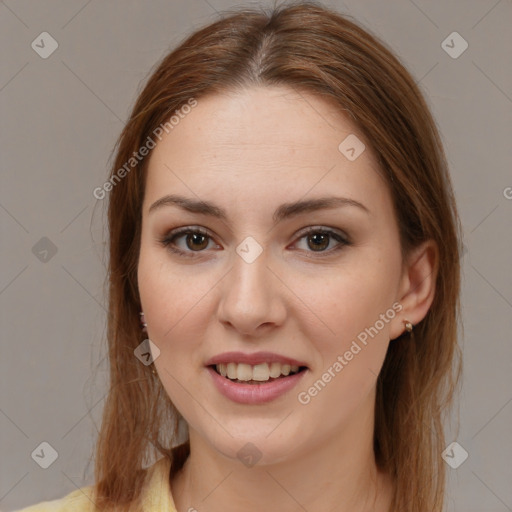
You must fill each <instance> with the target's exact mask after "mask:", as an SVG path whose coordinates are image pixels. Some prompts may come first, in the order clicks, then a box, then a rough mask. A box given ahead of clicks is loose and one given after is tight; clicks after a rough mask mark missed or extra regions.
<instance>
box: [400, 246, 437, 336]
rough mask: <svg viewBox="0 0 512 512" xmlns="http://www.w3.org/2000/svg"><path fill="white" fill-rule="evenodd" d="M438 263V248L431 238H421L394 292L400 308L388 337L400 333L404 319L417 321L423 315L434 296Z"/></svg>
mask: <svg viewBox="0 0 512 512" xmlns="http://www.w3.org/2000/svg"><path fill="white" fill-rule="evenodd" d="M438 263H439V250H438V248H437V245H436V243H435V242H434V241H433V240H427V241H425V242H423V243H422V244H421V245H419V246H418V247H416V248H415V249H413V250H412V251H411V252H410V254H409V255H408V257H407V260H406V261H405V262H404V268H403V273H402V277H401V281H400V289H399V296H398V301H399V303H400V304H401V306H402V310H401V311H400V315H397V317H396V318H395V319H394V320H393V322H392V325H391V329H390V338H391V339H395V338H397V337H398V336H400V335H401V334H403V333H404V331H405V330H406V329H405V323H404V322H410V323H411V324H412V325H417V324H418V323H420V322H421V321H422V320H423V319H424V318H425V316H426V315H427V313H428V310H429V308H430V306H431V305H432V301H433V300H434V295H435V287H436V278H437V270H438Z"/></svg>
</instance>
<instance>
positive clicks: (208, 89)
mask: <svg viewBox="0 0 512 512" xmlns="http://www.w3.org/2000/svg"><path fill="white" fill-rule="evenodd" d="M252 85H261V86H267V85H268V86H270V85H283V86H289V87H292V88H294V89H295V90H297V91H303V92H305V93H310V94H314V95H316V96H318V97H321V98H324V99H326V100H329V101H333V102H334V104H336V105H338V106H339V109H340V111H343V112H345V113H347V114H348V115H349V116H350V118H351V121H352V122H353V123H355V124H356V125H357V127H358V128H359V130H360V131H361V133H362V134H363V135H364V137H365V138H366V140H367V141H368V142H369V144H370V145H371V148H372V150H373V152H374V154H375V155H376V157H377V159H378V161H379V164H380V170H381V172H382V174H383V175H384V176H385V177H386V179H387V182H388V184H389V189H390V192H391V195H392V198H393V202H394V205H395V209H396V214H397V219H398V225H399V229H400V236H401V242H402V249H403V251H404V254H407V251H408V250H409V249H411V248H413V247H415V246H417V245H418V244H420V243H421V242H422V241H425V240H428V239H432V240H434V241H435V242H436V243H437V246H438V248H439V266H438V274H437V278H436V293H435V298H434V301H433V304H432V306H431V308H430V310H429V312H428V314H427V316H426V317H425V319H424V320H423V321H422V322H421V323H420V324H419V325H417V326H416V327H415V329H414V333H413V336H412V337H411V336H401V337H399V338H398V339H396V340H394V341H393V342H391V343H390V345H389V349H388V353H387V355H386V359H385V361H384V364H383V368H382V371H381V373H380V375H379V377H378V381H377V398H376V404H375V431H374V451H375V457H376V460H377V464H378V466H379V467H380V468H382V469H383V470H385V471H387V472H389V473H390V475H391V476H392V477H393V479H394V481H395V489H394V498H393V504H392V510H393V511H402V510H403V511H405V510H407V511H408V512H424V511H425V510H428V511H429V512H440V511H441V510H442V507H443V503H444V494H445V470H444V462H443V461H442V458H441V452H442V451H443V450H444V448H445V437H444V433H443V421H444V418H443V417H442V415H443V414H444V413H446V412H447V410H448V408H449V407H450V406H451V405H452V403H453V398H454V393H455V391H456V388H457V385H458V383H459V380H460V374H461V369H462V362H461V357H460V348H459V346H458V344H457V324H458V318H459V280H460V266H459V233H460V227H459V220H458V216H457V211H456V207H455V201H454V197H453V192H452V188H451V182H450V178H449V175H448V170H447V162H446V158H445V155H444V150H443V147H442V143H441V139H440V136H439V133H438V130H437V127H436V124H435V122H434V120H433V118H432V116H431V114H430V112H429V108H428V107H427V104H426V102H425V99H424V97H423V95H422V93H421V92H420V90H419V88H418V86H417V85H416V83H415V81H414V79H413V78H412V77H411V75H410V74H409V73H408V72H407V71H406V69H405V68H404V66H403V65H402V64H401V63H400V62H399V60H398V59H397V58H396V57H395V56H394V55H393V53H392V52H391V51H390V50H388V49H387V48H386V47H385V45H384V44H383V43H382V42H380V41H378V40H377V39H376V38H375V36H373V35H371V34H370V33H368V31H366V30H363V29H362V28H361V27H360V26H358V25H357V24H356V23H355V22H353V21H351V20H349V19H348V17H347V16H342V15H340V14H339V13H337V12H335V11H333V10H330V9H328V8H325V7H323V6H321V5H319V4H317V3H314V2H300V3H293V4H290V5H281V6H278V7H274V8H273V9H272V10H271V11H270V12H265V11H264V10H250V9H239V10H237V11H234V12H233V11H231V12H227V13H226V12H225V13H224V16H222V17H221V18H220V19H219V20H217V21H215V22H213V23H212V24H210V25H208V26H206V27H204V28H202V29H200V30H198V31H196V32H195V33H194V34H192V35H190V36H189V37H188V38H187V39H186V40H185V41H184V42H182V44H180V45H179V47H177V48H176V49H175V50H174V51H172V52H171V53H169V54H168V55H167V56H165V57H164V58H163V60H162V61H161V62H160V63H159V65H158V66H157V67H156V70H154V72H153V73H152V74H151V76H150V77H149V79H148V81H147V84H146V86H145V87H144V89H143V90H142V92H141V93H140V95H139V97H138V99H137V101H136V103H135V106H134V108H133V111H132V113H131V116H130V118H129V120H128V121H127V123H126V126H125V127H124V129H123V131H122V133H121V135H120V137H119V140H118V141H117V144H116V148H117V153H116V157H115V162H114V165H113V166H112V169H111V174H110V179H113V178H114V176H115V175H116V176H117V178H118V177H119V169H121V168H122V167H123V166H125V164H126V162H128V161H129V160H130V158H131V157H133V154H134V152H137V151H138V150H139V148H140V147H142V146H143V145H144V144H145V143H146V141H147V140H148V137H151V136H152V134H153V133H154V130H155V129H156V128H157V127H158V126H159V125H161V124H163V123H165V122H168V121H169V119H170V117H171V115H173V114H174V112H175V111H176V110H178V109H180V108H181V107H182V106H183V105H185V104H186V103H187V102H189V100H191V99H192V98H193V99H195V100H199V99H200V98H201V97H202V96H204V95H206V94H211V93H217V92H225V91H228V90H237V89H240V88H243V87H246V86H252ZM116 148H114V150H115V149H116ZM147 162H148V158H145V159H142V160H141V162H140V163H137V165H135V166H134V168H133V170H131V172H126V173H123V174H125V176H124V177H123V178H122V179H117V180H116V182H115V183H114V186H113V187H112V188H111V190H110V196H109V206H108V228H109V234H110V242H109V243H110V260H109V275H108V279H109V281H108V284H109V316H108V326H107V338H108V357H109V361H110V389H109V393H108V397H107V399H106V403H105V405H104V411H103V419H102V425H101V430H100V433H99V439H98V443H97V451H96V461H95V464H96V466H95V472H96V474H95V476H96V487H95V489H96V491H97V496H96V502H97V504H98V506H100V507H107V506H108V505H113V506H115V507H116V510H128V509H129V508H130V504H131V505H132V506H133V505H134V504H136V503H137V500H138V498H139V495H140V491H141V485H142V481H143V480H142V479H143V476H144V472H143V471H142V469H143V467H144V465H145V464H147V463H149V461H150V460H151V459H150V454H153V455H158V454H163V455H164V456H166V457H169V458H171V460H172V459H173V456H175V455H176V454H173V453H172V451H171V447H172V445H173V442H174V439H175V435H176V428H177V421H178V418H179V417H180V415H179V413H178V412H177V411H176V410H175V408H174V406H173V404H172V403H171V401H170V399H169V398H168V396H167V394H166V392H165V390H164V389H163V387H162V385H161V383H160V381H159V379H158V377H157V376H155V375H154V374H152V373H151V366H148V367H146V366H144V365H142V364H141V363H140V362H139V361H138V359H137V358H136V357H134V349H135V348H136V347H137V346H138V345H139V344H140V343H141V341H142V340H143V339H144V336H143V335H142V333H141V331H140V325H139V311H140V300H139V295H138V290H137V265H138V254H139V247H140V235H141V221H142V208H141V207H142V202H143V198H144V186H145V171H146V168H147ZM130 165H132V164H130ZM125 169H126V166H125ZM456 356H457V357H456ZM169 425H174V427H173V428H169ZM186 455H187V451H186V449H185V450H183V452H182V457H181V459H183V457H186ZM182 462H183V460H181V461H178V462H177V461H176V459H175V460H174V461H173V468H176V467H179V465H180V464H181V463H182ZM137 506H138V505H137Z"/></svg>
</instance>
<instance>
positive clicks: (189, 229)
mask: <svg viewBox="0 0 512 512" xmlns="http://www.w3.org/2000/svg"><path fill="white" fill-rule="evenodd" d="M322 231H324V232H327V234H329V235H330V236H332V234H336V235H338V236H339V237H340V238H342V239H343V241H344V242H346V243H349V242H350V238H349V236H348V235H347V234H346V232H345V231H344V230H342V229H339V228H332V227H329V226H324V225H321V224H320V225H313V226H306V227H304V228H301V229H299V230H298V231H296V232H295V234H294V237H295V238H296V240H300V239H302V238H304V237H305V236H307V235H308V234H309V233H317V232H322ZM190 233H200V234H202V235H206V236H207V237H209V238H210V239H211V240H212V241H213V242H214V243H216V244H217V245H220V244H218V242H217V241H216V237H215V236H214V235H212V234H211V232H210V230H208V229H207V228H204V227H202V226H182V227H180V228H175V229H173V230H171V231H170V232H168V233H167V234H166V235H165V236H164V237H163V240H168V241H169V244H170V243H171V240H172V239H176V238H179V237H182V236H185V235H187V234H190ZM337 242H338V244H339V243H340V242H339V241H337ZM341 243H343V242H341ZM186 252H191V253H193V252H197V253H201V252H204V251H186ZM319 252H321V251H319Z"/></svg>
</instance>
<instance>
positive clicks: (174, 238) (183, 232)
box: [160, 227, 212, 256]
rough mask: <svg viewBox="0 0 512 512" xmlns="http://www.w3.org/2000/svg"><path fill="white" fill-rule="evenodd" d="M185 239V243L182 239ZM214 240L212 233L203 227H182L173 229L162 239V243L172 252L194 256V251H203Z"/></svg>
mask: <svg viewBox="0 0 512 512" xmlns="http://www.w3.org/2000/svg"><path fill="white" fill-rule="evenodd" d="M181 239H183V241H184V242H185V244H184V245H183V242H181V241H180V240H181ZM210 241H212V240H211V237H210V235H209V234H208V233H207V232H206V231H203V230H202V229H197V228H195V229H192V228H190V227H189V228H182V229H178V230H176V231H172V232H171V233H169V234H168V235H167V236H166V237H164V238H163V239H161V240H160V243H161V244H162V245H163V246H164V247H166V248H167V249H169V250H170V251H171V252H174V253H176V254H179V255H182V256H194V253H200V252H203V250H204V249H206V248H207V247H208V243H209V242H210Z"/></svg>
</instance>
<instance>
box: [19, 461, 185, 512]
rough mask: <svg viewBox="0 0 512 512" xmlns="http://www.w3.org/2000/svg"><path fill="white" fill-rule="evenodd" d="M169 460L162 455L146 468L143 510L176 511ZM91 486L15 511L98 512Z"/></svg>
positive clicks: (146, 511) (148, 511) (145, 511)
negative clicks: (93, 500) (170, 481)
mask: <svg viewBox="0 0 512 512" xmlns="http://www.w3.org/2000/svg"><path fill="white" fill-rule="evenodd" d="M170 469H171V461H170V459H169V458H167V457H164V458H162V459H159V460H158V461H157V462H155V463H154V464H153V465H152V466H150V467H149V468H147V473H146V479H145V481H144V488H143V490H142V496H143V501H142V503H143V509H142V510H143V512H177V510H176V505H175V504H174V500H173V498H172V495H171V487H170V484H169V471H170ZM92 489H93V487H92V486H91V485H90V486H88V487H82V488H80V489H77V490H76V491H73V492H71V493H70V494H68V495H67V496H65V497H63V498H60V499H57V500H53V501H43V502H41V503H38V504H36V505H32V506H30V507H27V508H24V509H21V510H18V511H16V512H99V511H98V509H97V508H96V507H95V506H94V503H93V502H92V500H91V498H90V497H91V495H92Z"/></svg>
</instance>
